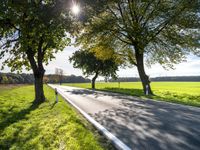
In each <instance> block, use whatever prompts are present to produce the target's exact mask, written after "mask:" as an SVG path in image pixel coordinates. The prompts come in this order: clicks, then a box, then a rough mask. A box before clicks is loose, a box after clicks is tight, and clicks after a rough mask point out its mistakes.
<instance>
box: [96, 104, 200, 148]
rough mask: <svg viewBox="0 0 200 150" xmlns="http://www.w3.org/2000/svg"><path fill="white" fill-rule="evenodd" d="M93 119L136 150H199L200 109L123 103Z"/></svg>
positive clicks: (97, 114) (99, 113) (101, 112)
mask: <svg viewBox="0 0 200 150" xmlns="http://www.w3.org/2000/svg"><path fill="white" fill-rule="evenodd" d="M120 105H121V107H120V108H112V109H109V110H108V109H107V110H104V111H100V112H98V113H96V114H94V115H93V117H94V119H95V120H96V121H98V122H99V123H100V124H102V125H103V126H105V127H106V128H107V129H108V130H109V131H110V132H111V133H113V134H114V135H116V136H117V137H118V138H119V139H121V140H122V141H123V142H124V143H125V144H127V145H128V146H130V147H131V148H133V149H135V150H146V149H156V150H157V149H158V150H159V149H162V150H168V149H176V150H186V149H187V150H198V149H199V147H200V116H199V114H200V109H198V108H196V109H193V108H186V107H181V106H180V107H179V106H174V105H172V106H168V105H166V104H163V103H158V104H155V103H154V102H151V101H145V102H142V101H135V102H130V101H122V103H121V104H120Z"/></svg>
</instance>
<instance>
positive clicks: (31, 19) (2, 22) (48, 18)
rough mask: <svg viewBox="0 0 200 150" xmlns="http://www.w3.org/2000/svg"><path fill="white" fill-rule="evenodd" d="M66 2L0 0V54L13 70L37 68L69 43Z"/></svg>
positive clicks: (69, 20) (5, 63)
mask: <svg viewBox="0 0 200 150" xmlns="http://www.w3.org/2000/svg"><path fill="white" fill-rule="evenodd" d="M70 22H71V17H70V15H69V4H68V2H64V1H60V0H45V1H38V0H31V1H12V0H1V2H0V35H1V37H0V40H1V43H2V44H1V45H0V58H2V57H4V56H8V55H10V57H9V58H7V57H6V58H7V59H6V60H5V61H4V63H3V64H4V65H8V66H9V67H11V70H12V71H15V70H21V69H22V67H23V66H25V68H26V69H31V68H32V69H36V67H39V65H41V63H42V62H44V63H46V64H47V63H48V61H49V60H51V59H52V58H54V54H55V53H56V52H58V51H60V50H63V49H64V47H65V46H66V45H68V44H69V42H70V39H69V38H68V37H67V32H68V31H69V28H70Z"/></svg>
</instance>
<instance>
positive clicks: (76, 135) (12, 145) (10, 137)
mask: <svg viewBox="0 0 200 150" xmlns="http://www.w3.org/2000/svg"><path fill="white" fill-rule="evenodd" d="M33 89H34V88H33V86H27V85H26V86H0V149H1V150H4V149H12V150H13V149H20V150H27V149H37V150H40V149H41V150H42V149H49V150H50V149H60V150H63V149H74V150H75V149H76V150H89V149H91V150H92V149H95V150H96V149H97V150H101V149H112V146H111V145H110V143H108V142H106V140H105V139H104V138H103V137H102V136H100V135H99V134H98V132H97V131H96V130H95V129H94V128H93V127H92V126H91V125H90V124H89V123H88V122H87V121H86V120H85V119H84V118H83V117H82V116H81V115H80V114H79V113H77V112H76V111H75V110H74V109H73V108H72V107H71V106H70V105H69V104H68V103H67V102H65V101H64V100H63V99H62V97H59V102H58V103H55V95H54V91H53V90H52V89H51V88H50V87H47V86H45V95H46V98H47V100H46V102H44V103H42V104H40V105H37V106H35V105H32V101H33V99H34V90H33Z"/></svg>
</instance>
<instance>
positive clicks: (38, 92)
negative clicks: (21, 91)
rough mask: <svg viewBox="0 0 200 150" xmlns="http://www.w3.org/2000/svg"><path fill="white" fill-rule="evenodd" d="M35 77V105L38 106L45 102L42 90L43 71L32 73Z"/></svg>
mask: <svg viewBox="0 0 200 150" xmlns="http://www.w3.org/2000/svg"><path fill="white" fill-rule="evenodd" d="M34 77H35V82H34V83H35V100H34V103H35V104H40V103H42V102H44V101H45V96H44V90H43V77H44V69H40V70H39V69H38V70H37V71H34Z"/></svg>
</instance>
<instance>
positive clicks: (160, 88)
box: [65, 82, 200, 107]
mask: <svg viewBox="0 0 200 150" xmlns="http://www.w3.org/2000/svg"><path fill="white" fill-rule="evenodd" d="M65 85H68V86H75V87H82V88H90V87H91V85H90V83H75V84H65ZM151 85H152V89H153V92H154V94H155V95H154V96H146V95H144V94H143V90H142V85H141V83H140V82H121V83H120V85H119V84H118V83H117V82H112V83H97V84H96V89H97V90H104V91H111V92H117V93H123V94H127V95H133V96H137V97H141V98H151V99H155V100H160V101H167V102H173V103H179V104H184V105H190V106H196V107H200V82H152V84H151Z"/></svg>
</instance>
